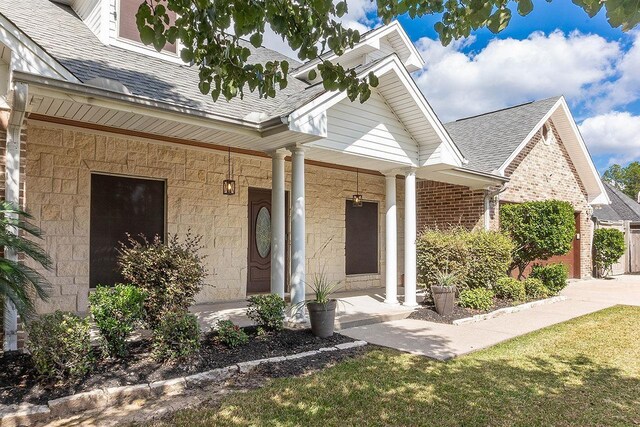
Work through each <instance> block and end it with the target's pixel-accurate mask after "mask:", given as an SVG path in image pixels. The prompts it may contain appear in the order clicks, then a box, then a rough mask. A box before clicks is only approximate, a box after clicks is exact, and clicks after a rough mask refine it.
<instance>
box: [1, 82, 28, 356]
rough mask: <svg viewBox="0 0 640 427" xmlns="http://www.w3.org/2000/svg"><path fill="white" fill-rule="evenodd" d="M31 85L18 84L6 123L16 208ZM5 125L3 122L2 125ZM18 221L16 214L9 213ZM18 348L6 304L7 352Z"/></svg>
mask: <svg viewBox="0 0 640 427" xmlns="http://www.w3.org/2000/svg"><path fill="white" fill-rule="evenodd" d="M28 89H29V87H28V85H27V84H25V83H16V84H15V85H14V87H13V105H12V108H11V111H10V112H9V117H8V120H7V122H6V124H7V126H6V132H7V141H6V152H5V200H6V201H7V202H9V203H12V204H14V205H15V206H20V134H21V132H22V124H23V122H24V118H25V115H26V109H27V98H28ZM3 124H4V123H3ZM7 216H8V217H10V218H12V219H17V215H15V214H7ZM9 232H11V233H13V234H15V235H17V234H18V229H16V228H15V227H11V228H10V229H9ZM4 254H5V257H6V258H7V259H8V260H11V261H15V262H17V261H18V254H17V253H16V252H15V251H13V250H11V249H10V248H7V247H5V248H4ZM17 349H18V312H17V311H16V307H15V305H14V304H13V303H12V302H11V301H9V299H5V301H4V351H15V350H17Z"/></svg>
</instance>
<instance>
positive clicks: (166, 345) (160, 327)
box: [153, 312, 200, 360]
mask: <svg viewBox="0 0 640 427" xmlns="http://www.w3.org/2000/svg"><path fill="white" fill-rule="evenodd" d="M198 350H200V325H199V324H198V319H197V318H196V316H194V315H193V314H190V313H187V312H173V313H167V314H165V316H164V317H163V318H162V320H160V322H159V323H158V324H157V325H156V327H155V328H154V330H153V355H154V356H155V357H156V359H158V360H175V359H185V358H188V357H190V356H193V355H195V354H196V353H197V352H198Z"/></svg>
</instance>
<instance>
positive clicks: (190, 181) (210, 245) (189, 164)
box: [24, 121, 404, 312]
mask: <svg viewBox="0 0 640 427" xmlns="http://www.w3.org/2000/svg"><path fill="white" fill-rule="evenodd" d="M28 135H29V144H28V146H27V151H26V159H25V162H24V163H25V165H26V194H27V207H28V208H29V210H30V211H31V212H32V213H33V214H34V216H35V218H36V221H35V222H36V224H37V225H39V226H40V227H41V228H42V229H43V230H44V232H45V234H46V237H45V248H46V250H47V251H48V252H49V253H50V254H51V256H52V258H53V260H54V270H53V271H52V272H50V273H45V274H46V276H47V278H48V279H49V280H50V281H51V283H52V284H53V285H54V286H53V290H54V293H53V295H52V297H51V301H50V302H49V303H46V304H42V303H41V304H39V307H38V310H39V311H40V312H47V311H51V310H55V309H63V310H71V311H81V312H82V311H85V310H86V308H87V296H88V292H89V217H90V209H89V204H90V176H91V173H92V172H98V173H108V174H120V175H126V176H132V177H142V178H144V177H148V178H156V179H163V180H166V183H167V212H166V216H167V231H168V233H178V234H179V235H182V234H184V233H186V232H187V230H189V229H191V231H192V232H194V233H197V234H201V235H203V237H204V239H203V242H202V243H203V245H204V246H205V249H204V254H206V255H207V257H206V260H205V262H206V268H207V271H208V276H207V278H206V286H205V288H204V289H203V291H202V292H201V293H200V294H199V295H198V297H197V302H215V301H221V300H234V299H243V298H245V296H246V280H247V246H248V239H249V236H248V207H247V202H248V189H249V188H250V187H255V188H271V159H270V158H265V157H257V156H248V155H240V154H233V153H232V162H233V165H234V169H235V179H236V191H237V193H236V195H235V196H224V195H223V194H222V188H221V187H222V185H221V183H222V180H223V179H224V178H225V174H226V171H227V165H226V152H222V151H216V150H210V149H203V148H196V147H186V146H181V145H177V144H169V143H163V142H158V141H152V140H145V139H139V138H133V137H127V136H122V135H116V134H111V133H105V132H98V131H90V130H84V129H79V128H74V127H68V126H61V125H53V124H46V123H43V122H36V121H29V129H28ZM305 179H306V203H307V205H306V215H307V227H306V229H307V236H306V238H307V249H306V251H307V274H308V279H310V278H311V277H312V275H313V274H314V273H315V272H320V271H323V270H324V271H325V272H326V274H327V276H328V277H329V279H330V280H336V281H341V283H342V287H343V288H345V289H356V288H370V287H376V286H383V285H384V249H383V248H384V211H385V208H384V191H385V190H384V188H385V184H384V177H383V176H378V175H373V174H366V173H360V192H361V193H362V194H363V195H364V196H365V199H366V200H371V201H377V202H378V203H379V266H380V272H379V274H375V275H366V276H349V277H346V276H345V260H344V256H345V227H344V220H345V200H347V199H348V198H350V197H351V195H352V194H353V193H354V189H355V179H356V174H355V172H353V171H345V170H339V169H333V168H327V167H322V166H315V165H307V167H306V176H305ZM286 188H287V190H290V162H287V163H286ZM403 189H404V187H403V182H402V180H398V207H399V221H398V222H399V231H400V233H399V234H400V235H401V234H402V233H401V231H402V221H401V219H402V209H401V207H402V199H403V198H402V194H403V191H404V190H403ZM402 247H403V246H402V241H399V242H398V248H399V252H400V253H399V260H398V266H399V269H400V270H401V269H402Z"/></svg>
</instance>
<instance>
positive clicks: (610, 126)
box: [580, 111, 640, 165]
mask: <svg viewBox="0 0 640 427" xmlns="http://www.w3.org/2000/svg"><path fill="white" fill-rule="evenodd" d="M580 132H581V133H582V136H583V138H584V140H585V142H586V143H587V146H588V147H589V151H590V152H591V154H592V155H593V156H607V157H608V158H609V159H608V164H609V165H610V164H613V163H618V164H626V163H628V162H631V161H634V160H640V116H634V115H632V114H631V113H629V112H626V111H625V112H618V111H613V112H610V113H606V114H600V115H597V116H594V117H590V118H588V119H586V120H584V121H583V122H582V124H580Z"/></svg>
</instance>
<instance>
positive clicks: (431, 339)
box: [341, 276, 640, 360]
mask: <svg viewBox="0 0 640 427" xmlns="http://www.w3.org/2000/svg"><path fill="white" fill-rule="evenodd" d="M562 295H565V296H566V297H567V299H566V300H564V301H560V302H556V303H553V304H548V305H542V306H538V307H533V308H531V309H529V310H524V311H520V312H517V313H510V314H505V315H502V316H500V317H496V318H493V319H489V320H484V321H480V322H477V323H471V324H466V325H460V326H455V325H447V324H442V323H433V322H427V321H423V320H412V319H401V320H394V321H390V322H384V323H378V324H373V325H365V326H358V327H354V328H349V329H344V330H342V331H341V333H342V334H344V335H347V336H349V337H352V338H355V339H359V340H365V341H368V342H370V343H372V344H378V345H381V346H385V347H391V348H395V349H398V350H401V351H406V352H409V353H413V354H419V355H424V356H428V357H431V358H434V359H439V360H447V359H451V358H453V357H456V356H460V355H463V354H466V353H469V352H472V351H475V350H479V349H481V348H486V347H490V346H492V345H494V344H497V343H499V342H501V341H505V340H508V339H510V338H514V337H517V336H519V335H523V334H526V333H528V332H531V331H535V330H537V329H541V328H544V327H547V326H550V325H554V324H556V323H560V322H564V321H566V320H569V319H572V318H574V317H578V316H582V315H585V314H589V313H593V312H595V311H598V310H602V309H604V308H607V307H611V306H613V305H617V304H626V305H638V306H640V276H618V277H616V278H615V279H612V280H584V281H576V282H572V283H571V284H569V286H568V287H567V288H566V289H565V290H563V291H562Z"/></svg>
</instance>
